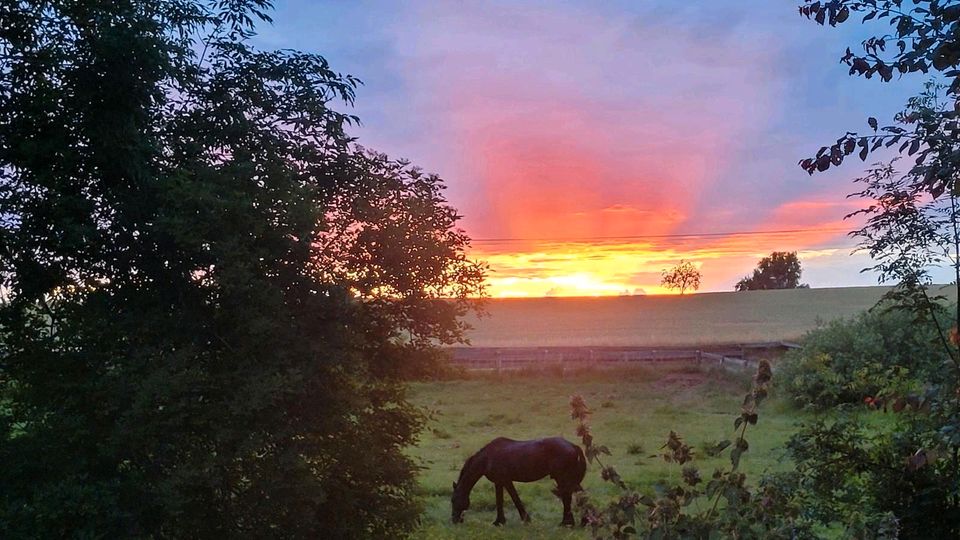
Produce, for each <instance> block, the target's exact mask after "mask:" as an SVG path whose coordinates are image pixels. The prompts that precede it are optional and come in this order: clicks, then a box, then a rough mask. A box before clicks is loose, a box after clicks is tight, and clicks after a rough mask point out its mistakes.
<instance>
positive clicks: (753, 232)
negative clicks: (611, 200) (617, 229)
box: [470, 227, 850, 244]
mask: <svg viewBox="0 0 960 540" xmlns="http://www.w3.org/2000/svg"><path fill="white" fill-rule="evenodd" d="M808 232H850V229H847V228H843V227H826V228H812V229H780V230H773V231H761V230H751V231H730V232H710V233H676V234H638V235H626V236H579V237H573V236H569V237H552V238H519V237H513V238H509V237H504V238H472V239H471V240H470V241H471V243H474V244H496V243H501V244H502V243H510V242H558V243H561V242H571V243H575V242H593V241H602V240H647V239H665V238H712V237H721V236H762V235H769V236H776V235H784V234H799V233H808Z"/></svg>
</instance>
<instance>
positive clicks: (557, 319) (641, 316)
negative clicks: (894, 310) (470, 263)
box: [468, 287, 955, 347]
mask: <svg viewBox="0 0 960 540" xmlns="http://www.w3.org/2000/svg"><path fill="white" fill-rule="evenodd" d="M934 289H935V290H934V292H935V293H936V294H947V293H948V292H949V291H940V287H934ZM887 290H888V288H887V287H845V288H831V289H790V290H775V291H745V292H722V293H703V294H688V295H684V296H679V295H674V296H621V297H594V298H509V299H496V300H491V301H489V302H488V303H487V311H488V313H489V315H488V316H486V317H481V318H479V319H477V318H475V317H472V318H471V319H470V323H471V324H472V325H473V326H474V328H473V330H472V331H471V332H470V333H469V334H468V337H469V338H470V341H471V345H473V346H476V347H571V346H572V347H591V346H597V347H599V346H616V347H651V346H695V345H718V344H728V343H751V342H766V341H781V340H796V339H798V338H799V337H800V336H802V335H803V334H804V333H805V332H807V331H808V330H811V329H813V328H815V327H816V326H817V325H818V324H821V323H823V322H827V321H830V320H833V319H837V318H840V317H848V316H851V315H854V314H856V313H858V312H860V311H863V310H865V309H869V308H870V307H872V306H873V305H875V304H876V303H877V301H878V300H879V299H880V298H881V297H882V296H883V294H884V293H885V292H886V291H887ZM952 300H955V299H953V298H951V301H952Z"/></svg>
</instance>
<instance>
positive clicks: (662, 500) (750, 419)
mask: <svg viewBox="0 0 960 540" xmlns="http://www.w3.org/2000/svg"><path fill="white" fill-rule="evenodd" d="M771 376H772V373H771V369H770V364H769V363H768V362H767V361H766V360H764V361H761V363H760V365H759V367H758V369H757V373H756V375H755V377H754V379H753V385H752V387H751V389H750V391H749V392H747V394H746V395H745V396H744V399H743V404H742V406H741V410H740V414H739V415H738V416H737V417H736V419H735V420H734V431H735V437H734V438H733V439H732V440H724V441H721V442H718V443H716V444H714V445H711V446H710V447H708V448H707V449H706V450H705V453H706V454H707V455H710V456H718V455H721V454H722V453H723V452H726V451H727V450H728V449H729V459H730V467H729V468H728V469H716V470H715V471H714V472H713V473H712V475H711V476H710V478H709V480H707V481H706V483H705V485H704V486H703V487H702V488H701V487H700V486H701V484H703V483H704V480H703V477H702V476H701V473H700V470H699V469H698V468H697V467H696V466H695V465H693V462H694V461H695V455H694V451H693V448H692V447H690V446H689V445H688V444H686V443H685V442H684V441H683V438H682V437H681V436H680V435H679V434H678V433H676V432H675V431H671V432H670V434H669V435H668V437H667V441H666V443H665V444H664V445H663V446H662V447H661V450H662V453H661V454H659V456H658V457H660V458H662V459H663V460H664V461H666V462H667V463H675V464H677V465H678V466H679V467H681V479H682V481H681V483H679V484H677V485H672V486H671V485H667V484H665V483H657V484H655V485H654V493H653V494H652V495H651V494H648V493H643V492H641V491H640V490H638V489H635V488H633V487H631V486H629V485H628V484H627V483H626V482H625V481H624V480H623V479H622V478H621V477H620V475H619V474H618V473H617V472H616V470H615V469H614V468H613V467H612V466H610V465H605V464H603V463H602V462H601V461H600V456H601V455H610V451H609V449H607V448H606V447H605V446H602V445H598V444H597V443H596V441H595V440H594V437H593V434H592V433H591V430H590V426H589V423H588V421H589V417H590V415H591V411H590V409H589V408H588V407H587V404H586V402H585V401H584V399H583V397H582V396H579V395H575V396H573V397H572V398H571V399H570V408H571V417H572V418H573V419H575V420H577V434H578V435H579V436H580V437H581V442H582V443H583V445H584V447H585V448H586V451H585V454H586V456H587V458H588V460H590V461H591V462H593V461H596V462H597V463H598V464H599V465H600V467H601V477H602V478H603V479H604V480H605V481H608V482H611V483H613V484H614V485H615V486H617V488H618V489H619V490H620V495H619V497H618V498H617V499H615V500H613V501H610V502H609V503H607V504H606V505H597V504H595V503H594V502H593V501H592V500H591V499H590V498H589V497H588V496H587V495H584V494H580V495H579V496H578V499H577V507H578V509H579V511H580V513H581V515H582V517H583V522H584V523H585V524H587V525H589V526H590V530H591V533H592V535H593V537H594V538H596V539H602V538H614V539H622V538H629V537H631V536H634V535H638V536H642V537H645V538H715V537H717V535H720V536H723V537H738V538H745V537H746V538H752V537H756V538H759V537H763V538H812V537H813V534H812V533H811V531H810V529H809V526H808V525H807V524H806V523H805V522H804V521H803V520H802V519H801V513H800V511H799V508H798V506H797V504H796V502H795V500H794V498H793V493H794V492H795V490H794V489H793V487H792V486H791V485H789V478H788V477H783V478H780V477H775V476H771V477H767V478H764V479H763V480H762V481H761V482H760V484H759V486H758V487H756V488H754V489H751V488H750V487H748V485H747V476H746V474H744V473H743V472H740V470H739V468H740V461H741V458H742V456H743V454H744V453H745V452H747V450H748V449H749V447H750V445H749V442H748V440H747V438H746V435H747V428H748V426H751V425H756V423H757V420H758V418H759V415H758V410H759V406H760V404H761V403H762V402H763V401H764V399H766V397H767V395H768V387H769V384H770V379H771ZM652 457H657V456H652ZM721 503H722V504H721Z"/></svg>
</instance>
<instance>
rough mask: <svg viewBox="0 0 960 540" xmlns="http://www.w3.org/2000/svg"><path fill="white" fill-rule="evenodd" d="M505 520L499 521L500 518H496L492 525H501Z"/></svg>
mask: <svg viewBox="0 0 960 540" xmlns="http://www.w3.org/2000/svg"><path fill="white" fill-rule="evenodd" d="M506 522H507V520H503V521H500V520H499V519H498V520H496V521H494V522H493V526H494V527H499V526H501V525H503V524H504V523H506Z"/></svg>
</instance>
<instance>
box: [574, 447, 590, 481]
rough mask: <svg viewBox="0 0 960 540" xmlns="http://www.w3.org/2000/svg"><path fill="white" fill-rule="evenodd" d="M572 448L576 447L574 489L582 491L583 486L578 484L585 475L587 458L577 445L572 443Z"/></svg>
mask: <svg viewBox="0 0 960 540" xmlns="http://www.w3.org/2000/svg"><path fill="white" fill-rule="evenodd" d="M574 448H576V449H577V470H576V473H577V474H576V481H577V489H575V490H574V491H583V486H581V485H580V482H583V477H584V476H586V475H587V458H586V457H585V456H584V455H583V450H581V449H580V447H579V446H577V445H574Z"/></svg>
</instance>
